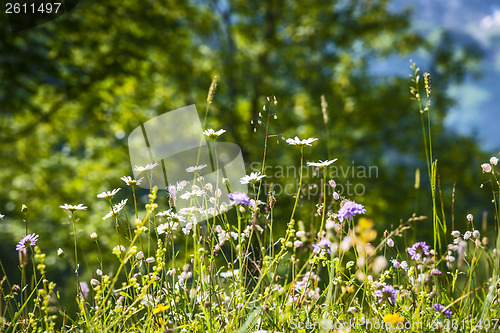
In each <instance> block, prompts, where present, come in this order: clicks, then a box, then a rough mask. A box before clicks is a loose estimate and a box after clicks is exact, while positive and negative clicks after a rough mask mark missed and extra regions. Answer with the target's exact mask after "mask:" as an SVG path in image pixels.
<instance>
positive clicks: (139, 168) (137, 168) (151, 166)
mask: <svg viewBox="0 0 500 333" xmlns="http://www.w3.org/2000/svg"><path fill="white" fill-rule="evenodd" d="M157 166H158V163H151V164H148V165H146V166H144V167H143V166H137V165H135V166H134V171H137V172H144V171H149V170H153V169H154V168H155V167H157Z"/></svg>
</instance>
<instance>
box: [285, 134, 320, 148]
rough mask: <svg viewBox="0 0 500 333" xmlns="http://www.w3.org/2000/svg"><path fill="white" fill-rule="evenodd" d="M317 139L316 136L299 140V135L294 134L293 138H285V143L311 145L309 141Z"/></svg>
mask: <svg viewBox="0 0 500 333" xmlns="http://www.w3.org/2000/svg"><path fill="white" fill-rule="evenodd" d="M317 140H318V139H317V138H309V139H304V140H300V139H299V137H298V136H296V137H295V138H294V139H286V143H288V144H289V145H292V146H312V145H311V143H313V142H314V141H317Z"/></svg>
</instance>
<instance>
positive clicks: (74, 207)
mask: <svg viewBox="0 0 500 333" xmlns="http://www.w3.org/2000/svg"><path fill="white" fill-rule="evenodd" d="M59 207H61V208H62V209H67V210H69V211H71V212H74V211H75V210H87V206H84V205H83V204H78V205H69V204H67V203H65V204H64V205H62V206H59ZM0 218H3V215H1V214H0Z"/></svg>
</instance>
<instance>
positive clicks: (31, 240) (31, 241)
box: [16, 233, 38, 252]
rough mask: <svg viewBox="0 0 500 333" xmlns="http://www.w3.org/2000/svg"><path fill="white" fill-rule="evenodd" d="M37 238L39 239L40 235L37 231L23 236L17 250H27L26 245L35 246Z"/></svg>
mask: <svg viewBox="0 0 500 333" xmlns="http://www.w3.org/2000/svg"><path fill="white" fill-rule="evenodd" d="M37 240H38V235H37V234H35V233H33V234H31V235H26V236H24V237H23V238H21V240H20V241H19V243H17V245H16V251H23V252H26V246H35V245H36V241H37Z"/></svg>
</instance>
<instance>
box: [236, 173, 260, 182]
mask: <svg viewBox="0 0 500 333" xmlns="http://www.w3.org/2000/svg"><path fill="white" fill-rule="evenodd" d="M265 176H266V175H261V174H260V172H252V173H250V175H245V176H243V177H241V179H240V183H241V184H253V183H256V182H258V181H259V180H261V179H262V178H264V177H265Z"/></svg>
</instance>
